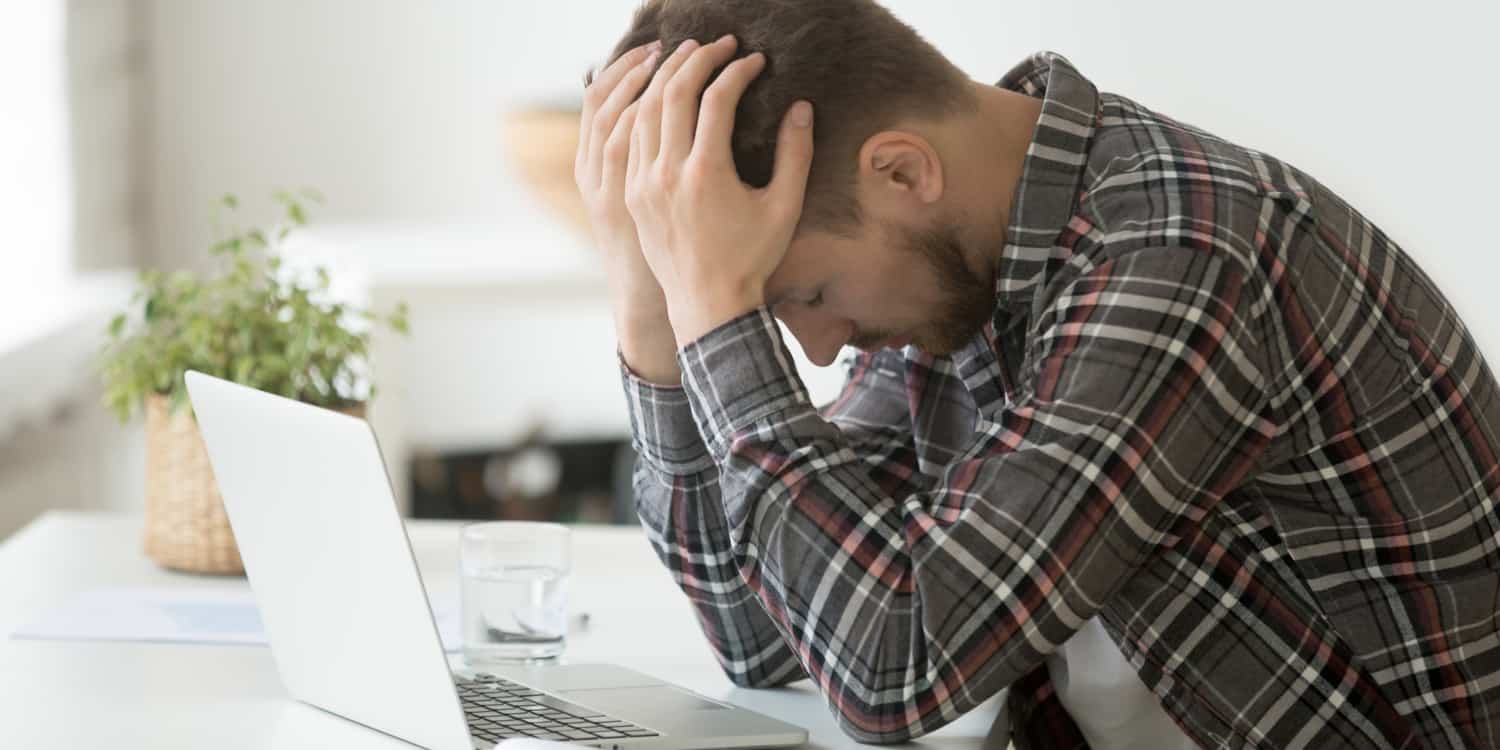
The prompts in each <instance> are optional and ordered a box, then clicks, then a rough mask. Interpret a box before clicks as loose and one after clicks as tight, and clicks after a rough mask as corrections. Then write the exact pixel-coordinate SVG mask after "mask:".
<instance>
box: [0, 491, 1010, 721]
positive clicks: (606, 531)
mask: <svg viewBox="0 0 1500 750" xmlns="http://www.w3.org/2000/svg"><path fill="white" fill-rule="evenodd" d="M407 528H408V532H409V534H410V536H411V540H412V546H413V548H414V550H415V552H416V556H417V563H418V565H419V567H420V568H421V570H422V576H423V579H424V580H425V581H426V583H427V586H428V588H429V593H430V595H431V596H432V597H433V599H434V600H438V599H440V598H443V597H454V596H455V595H456V593H457V586H458V581H457V567H458V566H457V544H456V542H457V539H458V535H457V529H458V524H457V523H453V522H436V521H412V522H409V523H408V526H407ZM575 531H576V535H575V537H574V540H575V544H576V548H575V553H576V557H575V571H574V579H573V588H572V607H573V611H574V612H587V613H588V614H589V618H590V624H589V627H588V629H587V630H586V631H585V632H583V633H581V634H579V635H577V636H574V637H570V639H569V644H568V652H567V657H566V658H567V659H568V660H570V661H575V662H585V661H606V662H613V663H617V664H621V665H623V666H627V667H631V668H633V669H637V670H640V671H642V672H646V673H648V674H652V675H655V676H657V677H660V678H662V679H665V680H669V681H671V682H675V683H678V684H680V685H682V686H684V687H687V688H690V689H692V690H695V691H697V692H699V693H702V694H704V695H707V696H709V697H712V698H717V699H722V700H726V701H731V702H734V703H738V704H740V705H742V706H745V707H747V708H751V709H754V710H756V711H760V712H762V713H766V714H769V715H771V716H775V717H778V718H780V719H783V720H785V721H789V722H792V723H794V724H798V725H801V726H804V727H806V728H807V729H808V731H809V733H810V735H811V737H812V742H811V744H810V745H808V746H809V747H820V748H835V747H849V746H851V745H853V744H854V743H853V742H852V741H851V740H850V739H849V738H848V737H847V736H846V735H844V734H843V733H842V732H840V731H839V730H838V727H837V726H836V725H835V724H834V723H833V720H832V718H831V716H830V715H829V713H828V710H827V708H826V707H825V705H824V703H823V699H822V698H821V697H820V696H819V695H818V693H817V691H816V690H815V689H814V688H813V687H812V686H811V685H809V684H808V683H807V681H805V680H804V681H801V682H799V683H796V684H794V685H793V686H791V687H787V688H782V689H776V690H746V689H741V688H736V687H735V686H734V685H733V684H731V683H730V682H729V681H728V680H727V679H726V678H725V677H724V676H723V673H722V672H721V671H720V670H719V667H718V664H717V662H715V661H714V657H713V654H712V652H711V651H710V650H709V648H708V645H707V644H706V642H705V641H704V639H703V636H702V634H701V633H700V632H699V630H698V627H697V624H696V621H695V620H694V617H693V614H692V611H691V609H690V608H689V606H688V604H687V601H686V600H685V599H684V598H683V597H682V596H681V595H680V594H679V592H678V591H677V589H676V588H675V587H674V586H673V585H672V583H671V581H670V580H669V579H668V578H667V575H666V573H665V571H664V570H663V569H662V567H661V565H660V564H659V563H658V562H657V560H656V558H655V556H654V555H653V554H652V552H651V548H650V545H649V544H648V543H647V542H646V540H645V538H644V537H643V536H642V534H641V532H640V531H639V530H638V529H634V528H620V527H600V526H579V527H575ZM140 539H141V519H140V518H139V517H135V516H126V515H109V514H100V513H57V512H53V513H48V514H46V515H44V516H42V517H41V518H39V519H37V520H36V521H34V522H33V523H32V524H31V525H29V526H27V527H26V528H24V529H22V530H21V531H19V532H17V533H16V534H15V535H14V536H12V537H11V538H10V539H8V540H6V541H5V542H4V543H3V544H0V747H15V748H53V747H56V748H63V747H78V748H90V747H101V748H109V750H124V749H125V748H136V747H142V748H146V747H149V748H177V747H181V748H187V747H193V748H204V747H212V748H273V747H274V748H302V747H307V748H314V747H316V748H326V747H341V748H382V747H388V748H409V747H411V745H408V744H406V743H403V742H400V741H397V740H394V739H392V738H390V737H387V736H385V735H382V734H379V733H376V732H374V731H371V730H368V729H365V728H363V727H360V726H358V725H355V724H353V723H351V722H347V721H344V720H342V719H339V718H336V717H334V716H331V715H329V714H325V713H323V712H321V711H318V710H316V709H313V708H310V707H308V706H305V705H302V704H299V703H296V702H295V701H292V700H290V699H289V698H288V697H287V695H286V692H285V690H284V689H283V688H282V687H281V684H280V683H279V682H278V680H277V677H276V670H275V666H274V664H273V663H272V661H271V653H270V650H269V649H267V648H265V647H262V646H208V645H186V644H184V645H162V644H137V643H85V642H61V641H32V640H19V639H11V638H9V634H10V633H11V632H12V631H13V630H15V629H16V628H17V627H19V626H20V625H22V624H24V623H26V622H28V621H30V620H31V619H32V618H33V617H35V616H37V615H38V614H40V613H41V612H43V611H44V610H46V609H48V608H50V607H53V606H56V605H58V604H61V603H62V602H63V601H65V600H66V599H68V598H69V597H70V596H72V595H73V594H75V593H77V592H81V591H86V590H90V589H96V588H110V587H152V588H156V587H177V588H182V589H192V588H203V589H213V590H223V589H225V588H229V587H246V583H245V581H244V579H243V578H228V579H226V578H218V577H208V576H193V575H184V574H179V573H171V572H168V571H165V570H163V569H161V568H158V567H156V566H155V565H154V564H152V563H151V562H150V561H149V560H147V559H146V558H145V556H144V555H143V554H142V553H141V552H140ZM997 710H998V704H997V699H991V700H990V701H989V702H988V703H986V704H985V705H983V706H981V707H980V708H979V709H976V710H975V711H973V712H971V713H970V714H968V715H967V716H965V717H964V718H963V719H962V720H960V721H958V722H956V723H954V724H952V725H950V726H948V727H945V728H944V729H943V730H942V731H940V732H937V733H935V734H933V735H931V736H929V737H926V738H923V740H922V741H921V742H920V743H919V745H921V746H926V747H943V748H950V747H951V748H957V747H973V748H978V747H985V746H987V743H986V742H985V741H984V740H985V737H986V735H987V734H988V732H989V729H990V725H991V723H992V722H993V719H994V717H995V715H996V712H997ZM990 744H998V743H990Z"/></svg>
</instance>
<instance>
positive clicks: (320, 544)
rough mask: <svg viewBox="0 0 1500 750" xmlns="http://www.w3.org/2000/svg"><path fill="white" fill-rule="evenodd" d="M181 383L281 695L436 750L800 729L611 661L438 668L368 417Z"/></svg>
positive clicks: (647, 743)
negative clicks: (517, 740)
mask: <svg viewBox="0 0 1500 750" xmlns="http://www.w3.org/2000/svg"><path fill="white" fill-rule="evenodd" d="M187 386H188V394H189V396H190V398H191V400H192V404H193V410H194V412H195V414H196V415H197V418H198V424H199V427H200V429H201V430H202V433H203V438H204V442H205V443H206V445H207V447H208V456H209V460H210V462H211V463H212V464H213V470H214V476H215V477H216V478H217V480H218V484H219V490H220V492H221V494H222V495H223V496H224V508H225V510H226V511H228V515H229V523H230V526H231V527H232V528H233V530H234V536H235V539H236V541H237V542H238V544H239V548H240V556H241V557H242V558H243V559H244V562H245V573H246V576H247V577H248V578H249V580H250V587H251V589H252V590H254V592H255V599H256V603H257V605H258V607H259V609H260V615H261V620H262V621H263V622H264V624H265V628H266V634H267V636H268V637H269V639H270V643H271V654H272V656H273V657H274V659H275V662H276V668H277V671H278V673H279V674H280V677H281V681H282V683H283V684H284V685H286V689H287V691H288V692H289V693H290V694H291V695H292V697H293V698H296V699H297V700H299V701H302V702H304V703H308V704H310V705H313V706H316V707H318V708H320V709H323V710H324V711H328V712H330V713H333V714H337V715H339V716H342V717H344V718H346V719H349V720H350V721H355V722H358V723H360V724H363V725H365V726H367V727H370V728H372V729H376V730H379V731H381V732H384V733H386V734H389V735H393V736H395V737H398V738H400V739H403V740H406V741H408V742H411V743H413V744H416V745H421V746H424V747H429V748H437V749H439V750H457V749H459V748H462V749H465V750H469V749H471V748H490V747H493V746H494V745H495V743H496V742H499V741H501V740H505V739H509V738H512V737H537V738H541V739H551V740H558V741H563V742H571V743H577V744H580V745H586V746H592V747H602V748H705V747H749V746H754V747H768V746H787V745H800V744H802V743H803V742H805V741H806V740H807V732H806V731H804V730H803V729H801V728H800V727H796V726H793V725H791V724H787V723H784V722H781V721H777V720H776V719H772V718H770V717H768V716H763V715H761V714H757V713H755V712H752V711H748V710H745V709H743V708H739V707H737V706H734V705H731V704H728V703H724V702H722V701H717V700H713V699H710V698H705V697H703V696H701V695H697V694H695V693H692V692H690V691H688V690H685V689H683V688H680V687H677V686H675V685H671V684H668V683H665V682H662V681H661V680H657V679H655V678H652V677H649V676H647V675H644V674H641V673H638V672H635V671H632V670H629V669H625V668H622V667H619V666H614V665H608V664H536V663H532V664H517V665H514V666H498V667H494V668H490V667H486V668H485V671H483V672H474V671H469V670H458V671H450V669H449V666H448V660H447V657H446V655H445V654H444V653H443V647H442V643H441V641H440V640H439V639H438V632H437V626H436V624H435V623H434V622H433V618H432V612H431V610H430V609H429V608H428V604H427V595H426V592H425V590H424V588H423V584H422V579H421V577H420V575H419V574H418V572H417V565H416V561H415V560H414V559H413V557H412V551H411V544H410V541H409V540H408V539H407V536H406V527H405V525H404V524H403V522H402V520H401V517H400V514H399V513H398V512H397V509H396V502H395V496H394V495H393V494H392V492H391V486H390V480H389V479H388V478H387V476H386V472H385V464H384V463H383V461H382V459H381V455H380V449H379V447H378V445H377V444H376V441H375V433H374V432H373V431H372V430H371V429H370V425H369V424H368V423H367V422H365V421H364V420H362V419H357V418H355V417H350V416H346V415H343V414H339V413H338V412H334V411H330V410H327V409H322V408H319V407H316V406H310V405H307V404H303V403H300V402H298V401H294V400H291V399H286V398H282V397H280V396H275V395H272V394H269V393H264V392H262V391H258V390H255V389H253V388H247V387H245V386H242V385H237V384H234V383H231V382H229V381H226V380H221V379H219V378H215V377H211V376H209V375H205V374H203V373H199V372H193V371H189V372H188V373H187ZM454 542H455V543H457V535H456V534H455V537H454Z"/></svg>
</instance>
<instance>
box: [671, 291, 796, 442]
mask: <svg viewBox="0 0 1500 750" xmlns="http://www.w3.org/2000/svg"><path fill="white" fill-rule="evenodd" d="M677 361H678V364H680V365H681V366H682V385H683V389H684V390H685V391H686V392H687V398H688V400H689V401H690V403H691V404H692V414H693V418H694V419H695V420H697V425H698V431H699V432H700V433H701V435H702V437H703V440H704V442H705V443H706V445H707V446H708V450H709V453H710V454H711V455H712V456H714V457H715V458H716V459H721V460H722V459H723V458H725V457H727V456H728V454H729V445H730V441H731V440H732V439H733V438H734V436H735V435H736V434H738V433H739V432H741V431H744V430H747V429H749V428H750V427H751V425H753V424H754V423H755V422H756V421H758V420H760V419H762V418H764V417H765V416H767V415H769V414H774V413H776V412H780V411H782V410H785V409H787V408H790V407H794V406H803V407H806V408H807V409H809V410H811V409H812V408H813V404H812V399H811V397H810V396H809V395H808V393H807V388H806V387H805V386H804V385H803V384H802V379H801V378H800V377H798V375H797V365H796V363H795V362H794V361H793V359H792V353H791V351H790V350H788V349H787V348H786V343H785V342H784V341H782V338H781V329H780V328H778V327H777V326H776V319H775V317H773V316H772V315H771V312H770V310H769V309H768V308H766V307H760V308H758V309H755V310H752V311H750V312H747V313H745V314H743V315H741V316H739V317H737V318H735V319H733V320H731V321H729V322H728V323H725V324H723V325H721V326H719V327H718V328H715V329H713V330H712V331H709V332H708V333H706V334H704V335H703V336H702V337H700V338H698V339H697V340H695V341H693V342H691V343H689V344H688V345H687V346H684V347H683V348H682V349H681V350H680V351H678V352H677Z"/></svg>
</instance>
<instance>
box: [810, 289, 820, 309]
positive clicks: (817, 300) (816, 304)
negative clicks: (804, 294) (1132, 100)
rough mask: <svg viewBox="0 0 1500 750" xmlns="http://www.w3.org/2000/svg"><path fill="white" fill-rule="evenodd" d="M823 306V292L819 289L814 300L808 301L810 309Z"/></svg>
mask: <svg viewBox="0 0 1500 750" xmlns="http://www.w3.org/2000/svg"><path fill="white" fill-rule="evenodd" d="M822 305H823V290H822V289H819V290H818V293H817V294H815V295H813V298H812V299H810V300H808V301H807V306H808V307H821V306H822Z"/></svg>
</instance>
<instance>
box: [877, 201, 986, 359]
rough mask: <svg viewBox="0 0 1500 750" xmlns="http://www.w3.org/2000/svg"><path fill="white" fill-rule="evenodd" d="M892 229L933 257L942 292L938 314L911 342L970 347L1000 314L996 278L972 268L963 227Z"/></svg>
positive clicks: (926, 347)
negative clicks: (960, 233)
mask: <svg viewBox="0 0 1500 750" xmlns="http://www.w3.org/2000/svg"><path fill="white" fill-rule="evenodd" d="M888 231H889V232H890V233H891V235H892V236H893V237H896V238H899V240H900V243H901V247H902V248H904V249H906V251H907V252H910V253H914V254H916V255H918V256H921V257H922V258H923V259H925V260H926V261H927V264H928V268H930V269H932V275H933V277H934V278H936V279H937V282H938V290H939V291H940V292H941V293H942V298H943V301H942V302H941V303H939V305H940V307H939V309H937V310H936V311H935V312H936V314H935V315H933V316H931V317H930V318H929V319H928V320H929V322H928V323H927V324H926V325H925V326H924V327H923V328H921V329H919V330H918V331H917V332H916V333H915V334H913V336H912V342H911V343H912V344H913V345H914V346H916V347H917V348H918V349H921V350H922V351H925V352H927V353H929V354H935V355H947V354H952V353H953V352H956V351H958V350H959V349H962V348H964V346H966V345H967V344H968V343H969V340H970V339H972V338H973V337H974V335H975V334H977V333H979V331H980V329H981V328H983V327H984V324H985V323H988V322H989V321H990V318H991V317H992V316H993V315H994V311H995V280H994V279H993V278H985V277H984V276H982V275H980V274H976V273H975V272H974V271H973V269H971V268H969V265H968V263H967V262H966V261H965V259H964V250H963V243H962V242H960V240H959V238H958V230H957V229H956V228H955V227H953V226H952V225H946V226H945V225H937V226H933V227H929V228H926V229H913V228H911V227H904V226H896V225H894V224H893V225H891V226H889V227H888Z"/></svg>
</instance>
